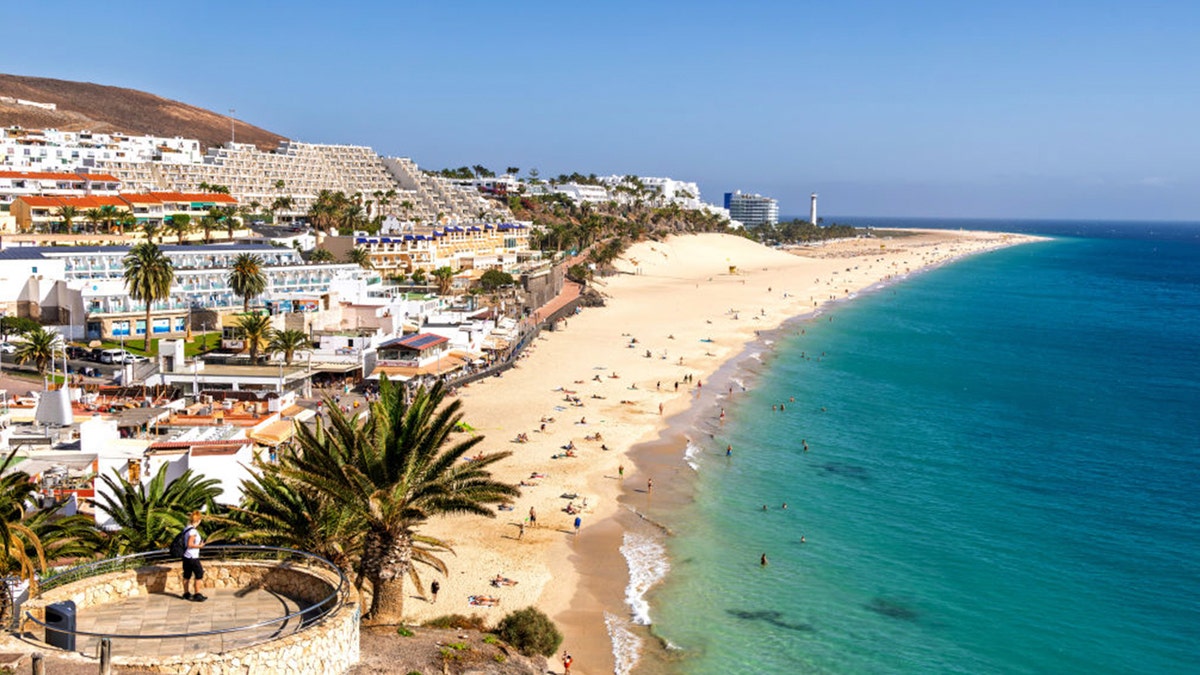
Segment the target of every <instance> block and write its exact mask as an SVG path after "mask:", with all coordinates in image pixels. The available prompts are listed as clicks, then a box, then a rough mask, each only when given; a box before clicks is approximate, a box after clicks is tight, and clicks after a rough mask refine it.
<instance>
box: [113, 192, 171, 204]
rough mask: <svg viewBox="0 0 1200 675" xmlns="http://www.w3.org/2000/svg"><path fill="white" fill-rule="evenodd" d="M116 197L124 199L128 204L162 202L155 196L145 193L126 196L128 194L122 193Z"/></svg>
mask: <svg viewBox="0 0 1200 675" xmlns="http://www.w3.org/2000/svg"><path fill="white" fill-rule="evenodd" d="M118 196H119V197H120V198H121V199H124V200H125V201H127V202H129V203H130V204H161V203H162V201H163V200H162V199H160V198H159V197H157V196H156V195H153V194H150V193H147V192H138V193H134V194H128V193H125V192H122V193H121V194H120V195H118Z"/></svg>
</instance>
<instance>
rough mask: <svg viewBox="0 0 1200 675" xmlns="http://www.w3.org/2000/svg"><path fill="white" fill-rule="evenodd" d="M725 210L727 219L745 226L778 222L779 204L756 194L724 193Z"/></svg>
mask: <svg viewBox="0 0 1200 675" xmlns="http://www.w3.org/2000/svg"><path fill="white" fill-rule="evenodd" d="M725 208H727V209H729V217H730V218H732V219H733V220H736V221H738V222H740V223H742V224H744V225H747V226H751V227H753V226H755V225H764V224H767V223H769V224H771V225H774V224H776V223H778V222H779V202H777V201H775V200H774V199H771V198H770V197H764V196H762V195H758V194H753V195H752V194H743V193H742V192H741V191H740V190H739V191H737V192H726V193H725Z"/></svg>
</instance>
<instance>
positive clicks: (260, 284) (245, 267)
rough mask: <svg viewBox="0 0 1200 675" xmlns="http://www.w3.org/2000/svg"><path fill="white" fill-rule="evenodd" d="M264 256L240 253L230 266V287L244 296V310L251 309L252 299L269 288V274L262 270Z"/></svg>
mask: <svg viewBox="0 0 1200 675" xmlns="http://www.w3.org/2000/svg"><path fill="white" fill-rule="evenodd" d="M262 262H263V261H262V258H260V257H258V256H256V255H254V254H253V253H240V254H238V257H236V258H234V259H233V265H232V266H231V267H230V268H229V288H231V289H232V290H233V292H234V293H236V294H238V295H240V296H242V311H243V312H249V311H250V300H251V299H253V298H257V297H258V296H260V295H262V294H263V291H266V290H267V276H266V275H265V274H263V271H262Z"/></svg>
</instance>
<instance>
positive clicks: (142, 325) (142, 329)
mask: <svg viewBox="0 0 1200 675" xmlns="http://www.w3.org/2000/svg"><path fill="white" fill-rule="evenodd" d="M133 334H134V335H145V334H146V320H145V319H138V321H137V323H136V324H135V325H134V328H133Z"/></svg>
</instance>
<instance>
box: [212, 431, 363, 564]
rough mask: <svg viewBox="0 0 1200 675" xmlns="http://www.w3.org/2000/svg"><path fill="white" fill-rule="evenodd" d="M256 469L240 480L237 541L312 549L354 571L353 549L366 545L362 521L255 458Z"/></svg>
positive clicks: (234, 512) (234, 514)
mask: <svg viewBox="0 0 1200 675" xmlns="http://www.w3.org/2000/svg"><path fill="white" fill-rule="evenodd" d="M284 453H285V455H286V453H287V451H286V450H285V451H284ZM285 461H286V460H285ZM255 468H256V469H257V470H256V471H255V476H254V480H244V481H242V506H241V507H234V508H233V513H232V514H231V515H232V517H233V519H234V521H235V522H236V523H237V524H238V525H237V530H236V537H237V540H238V541H243V542H247V543H251V544H259V545H265V546H282V547H285V548H292V549H296V550H300V551H308V552H310V553H315V554H316V555H319V556H321V557H322V558H325V559H326V560H329V561H330V562H332V563H333V564H335V565H337V566H338V567H340V568H341V569H342V570H343V571H344V572H346V573H350V572H352V571H353V570H352V566H353V562H354V559H353V558H352V557H351V555H350V553H349V552H350V551H354V550H357V549H358V548H360V547H361V545H362V541H361V540H362V528H361V527H359V526H358V523H357V522H355V520H354V519H353V518H351V517H350V516H349V515H348V514H343V513H342V512H341V511H340V510H338V509H337V508H334V507H332V506H331V505H330V503H329V500H328V499H326V498H325V497H323V496H322V495H321V494H319V493H317V492H315V491H313V490H311V489H304V488H303V487H302V486H299V485H296V484H293V482H291V481H288V480H285V479H284V478H283V477H282V476H280V475H279V472H278V471H272V470H270V468H272V467H268V466H264V465H263V464H262V463H261V462H258V461H256V462H255Z"/></svg>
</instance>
